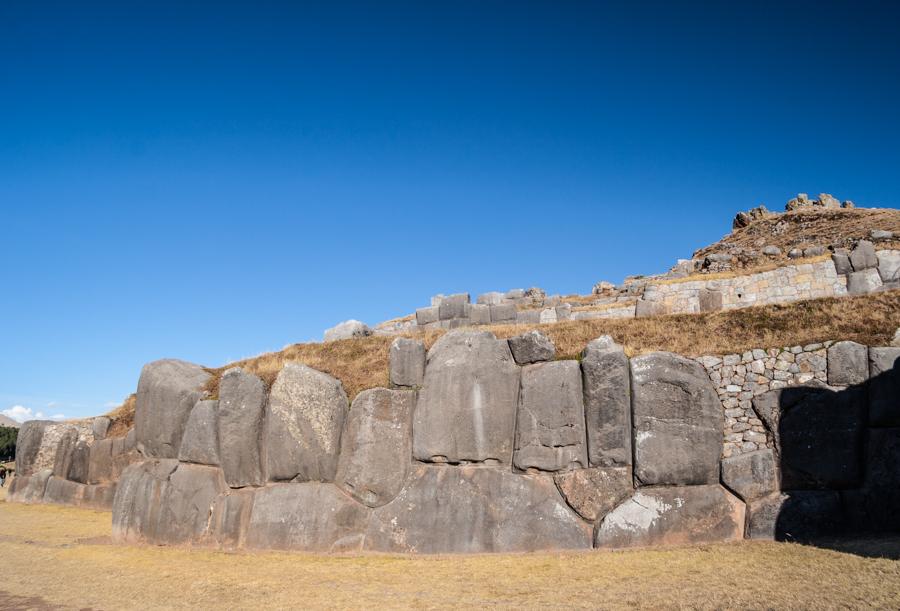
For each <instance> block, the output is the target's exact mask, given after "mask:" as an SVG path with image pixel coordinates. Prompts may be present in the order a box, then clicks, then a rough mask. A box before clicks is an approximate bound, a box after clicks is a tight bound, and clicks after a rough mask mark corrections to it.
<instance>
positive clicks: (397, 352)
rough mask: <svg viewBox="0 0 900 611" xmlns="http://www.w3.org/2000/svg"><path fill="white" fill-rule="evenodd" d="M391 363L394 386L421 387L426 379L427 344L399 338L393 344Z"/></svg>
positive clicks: (416, 340) (391, 376)
mask: <svg viewBox="0 0 900 611" xmlns="http://www.w3.org/2000/svg"><path fill="white" fill-rule="evenodd" d="M390 362H391V370H390V378H391V384H392V385H393V386H405V387H408V388H417V387H419V386H421V385H422V381H423V380H424V379H425V342H423V341H422V340H418V339H409V338H406V337H398V338H397V339H395V340H394V341H393V343H391V351H390Z"/></svg>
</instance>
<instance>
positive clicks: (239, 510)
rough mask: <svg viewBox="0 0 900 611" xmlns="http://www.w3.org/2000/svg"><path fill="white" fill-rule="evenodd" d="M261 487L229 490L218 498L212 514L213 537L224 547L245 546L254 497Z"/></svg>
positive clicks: (211, 529)
mask: <svg viewBox="0 0 900 611" xmlns="http://www.w3.org/2000/svg"><path fill="white" fill-rule="evenodd" d="M257 490H259V488H241V489H237V490H234V489H233V490H228V491H227V492H225V493H224V494H221V495H219V496H218V498H216V500H215V501H214V503H213V510H212V515H211V516H210V531H211V538H212V540H213V541H215V543H216V544H217V545H219V546H220V547H224V548H239V547H243V546H244V541H245V538H246V535H247V529H248V526H249V524H250V510H251V509H252V508H253V498H254V497H255V493H256V491H257Z"/></svg>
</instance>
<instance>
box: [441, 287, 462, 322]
mask: <svg viewBox="0 0 900 611" xmlns="http://www.w3.org/2000/svg"><path fill="white" fill-rule="evenodd" d="M468 316H469V294H468V293H456V294H455V295H447V296H446V297H443V298H442V299H441V302H440V304H439V305H438V317H439V318H440V319H441V320H452V319H454V318H467V317H468Z"/></svg>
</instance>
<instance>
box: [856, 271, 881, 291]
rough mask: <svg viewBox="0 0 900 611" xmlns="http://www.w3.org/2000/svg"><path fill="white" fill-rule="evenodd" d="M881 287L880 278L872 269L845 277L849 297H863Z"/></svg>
mask: <svg viewBox="0 0 900 611" xmlns="http://www.w3.org/2000/svg"><path fill="white" fill-rule="evenodd" d="M881 285H882V282H881V276H880V275H879V274H878V270H877V269H874V268H870V269H864V270H862V271H858V272H852V273H851V274H850V275H848V276H847V292H848V293H850V294H851V295H865V294H867V293H871V292H872V291H874V290H875V289H877V288H878V287H880V286H881Z"/></svg>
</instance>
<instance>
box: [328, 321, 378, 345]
mask: <svg viewBox="0 0 900 611" xmlns="http://www.w3.org/2000/svg"><path fill="white" fill-rule="evenodd" d="M370 335H372V329H370V328H369V326H368V325H366V324H365V323H363V322H360V321H358V320H345V321H344V322H342V323H340V324H337V325H335V326H333V327H331V328H330V329H326V330H325V341H326V342H334V341H338V340H341V339H356V338H359V337H368V336H370Z"/></svg>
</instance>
